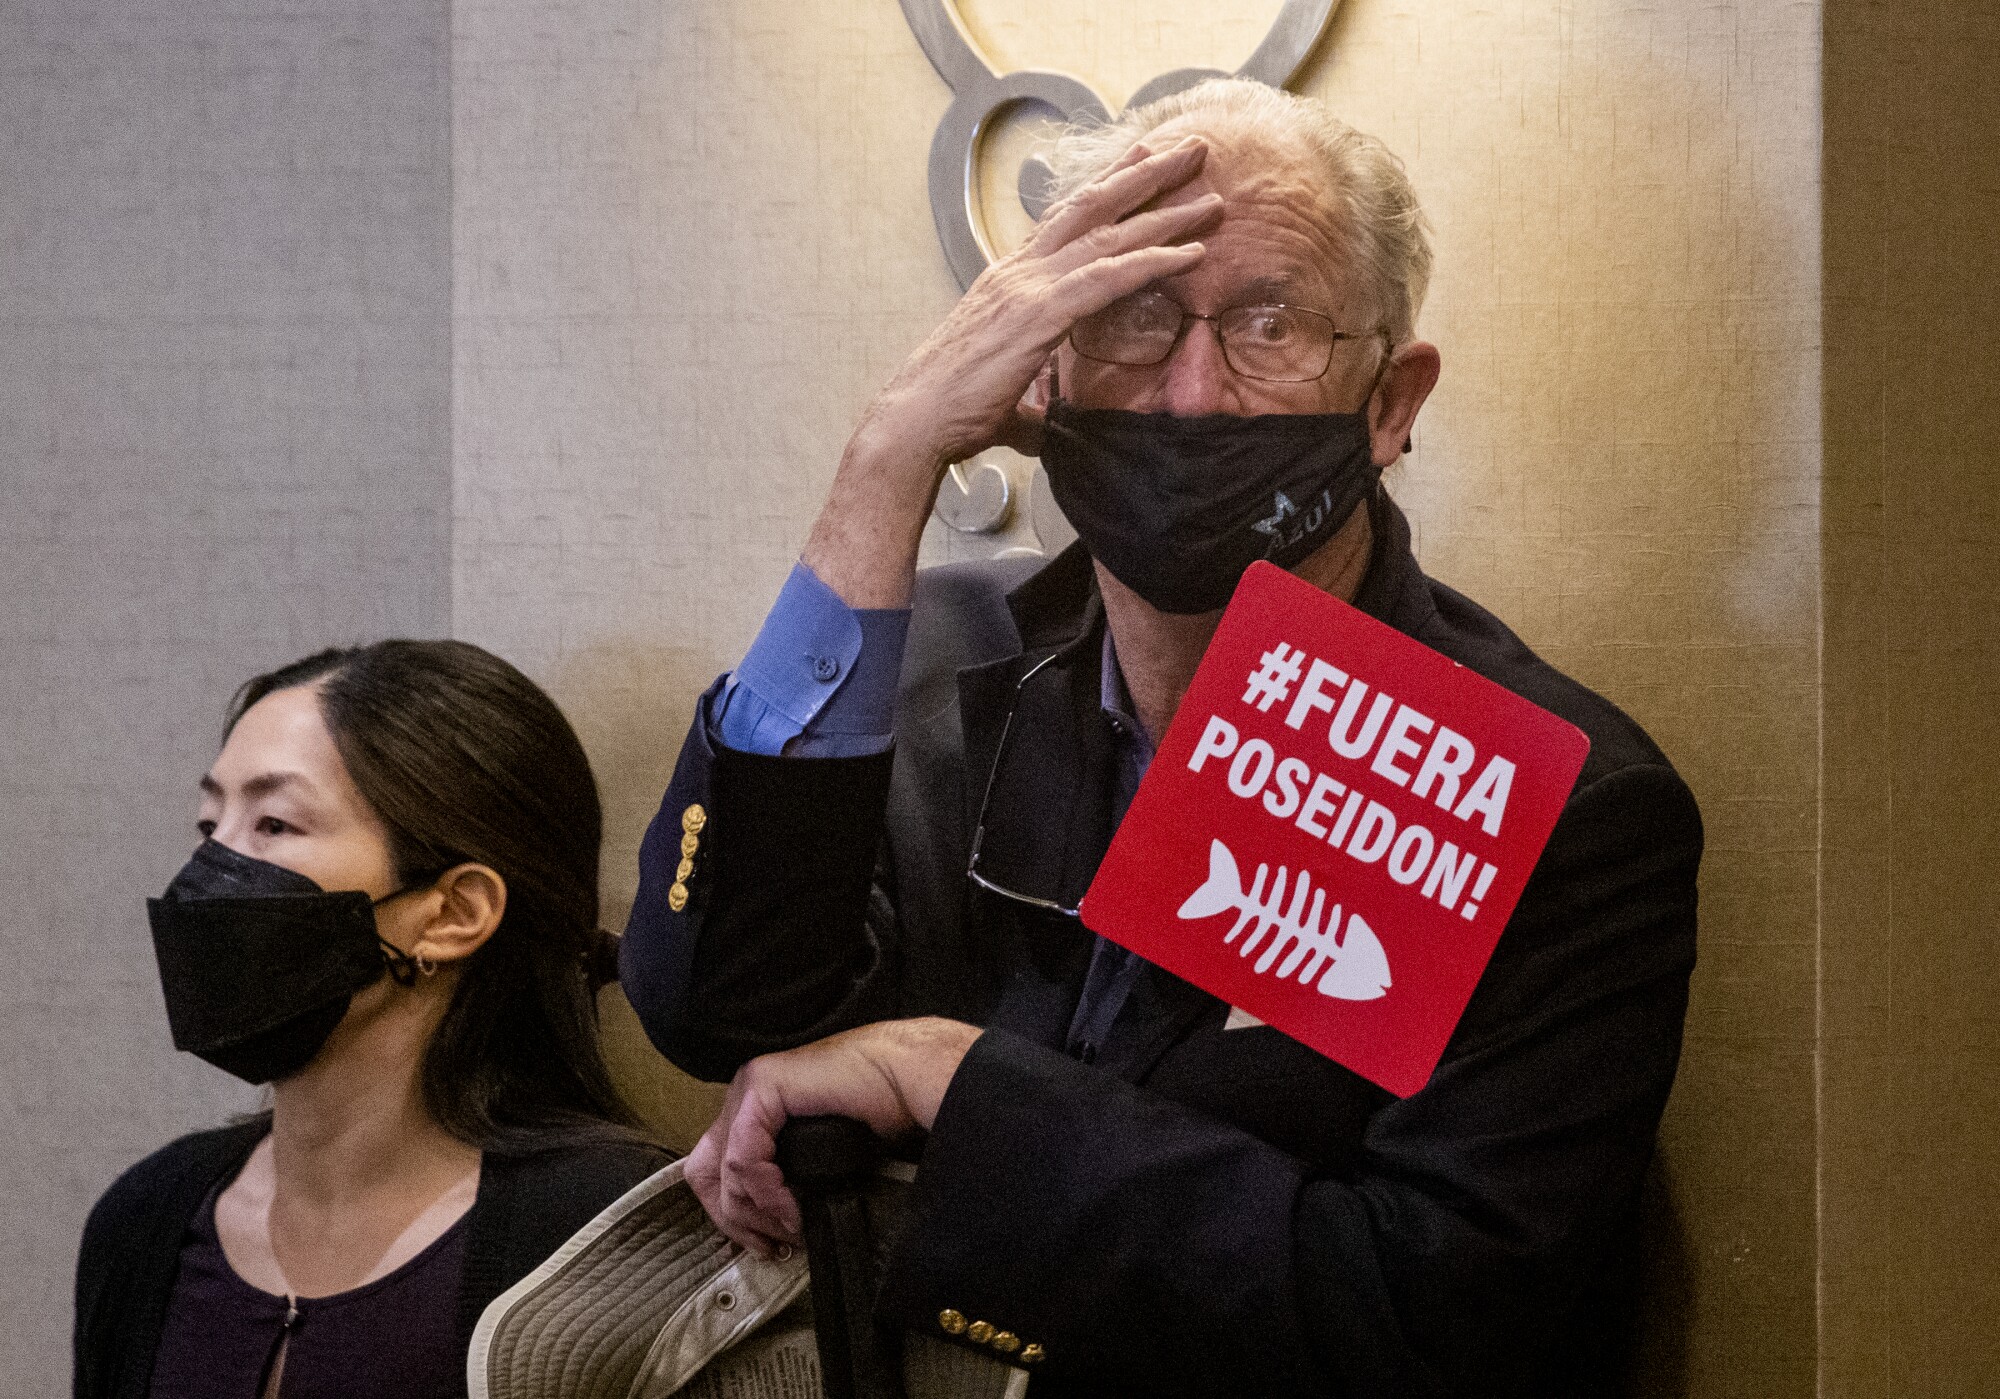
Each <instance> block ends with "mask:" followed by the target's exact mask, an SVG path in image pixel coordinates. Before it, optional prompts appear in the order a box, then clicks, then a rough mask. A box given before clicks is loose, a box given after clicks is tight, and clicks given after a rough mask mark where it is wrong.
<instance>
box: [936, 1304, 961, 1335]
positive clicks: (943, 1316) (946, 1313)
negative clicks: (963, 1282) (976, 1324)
mask: <svg viewBox="0 0 2000 1399" xmlns="http://www.w3.org/2000/svg"><path fill="white" fill-rule="evenodd" d="M938 1326H939V1328H940V1329H941V1330H942V1331H943V1332H944V1333H945V1334H946V1335H947V1336H962V1335H964V1334H965V1313H963V1312H956V1311H953V1310H952V1309H951V1308H950V1307H946V1308H945V1309H944V1310H943V1311H941V1312H939V1313H938Z"/></svg>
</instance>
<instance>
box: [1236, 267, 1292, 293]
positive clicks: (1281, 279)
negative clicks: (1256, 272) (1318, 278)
mask: <svg viewBox="0 0 2000 1399" xmlns="http://www.w3.org/2000/svg"><path fill="white" fill-rule="evenodd" d="M1299 285H1300V283H1299V279H1298V278H1297V277H1296V276H1294V275H1292V274H1291V273H1288V272H1273V273H1268V274H1266V275H1265V276H1262V277H1254V278H1252V279H1251V280H1250V281H1248V282H1245V283H1244V284H1243V285H1242V286H1241V287H1239V288H1238V289H1237V295H1238V296H1239V297H1253V298H1254V297H1267V296H1268V297H1276V298H1278V299H1280V300H1282V299H1283V298H1285V297H1287V296H1292V295H1295V294H1297V292H1298V290H1299Z"/></svg>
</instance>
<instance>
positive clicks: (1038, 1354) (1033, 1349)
mask: <svg viewBox="0 0 2000 1399" xmlns="http://www.w3.org/2000/svg"><path fill="white" fill-rule="evenodd" d="M1044 1354H1046V1352H1045V1351H1043V1349H1042V1348H1041V1347H1040V1346H1039V1345H1037V1344H1036V1343H1035V1342H1033V1341H1030V1342H1028V1345H1027V1348H1026V1349H1024V1350H1023V1351H1022V1352H1021V1363H1022V1364H1023V1365H1032V1364H1034V1363H1035V1362H1036V1361H1037V1360H1040V1359H1041V1358H1042V1356H1043V1355H1044Z"/></svg>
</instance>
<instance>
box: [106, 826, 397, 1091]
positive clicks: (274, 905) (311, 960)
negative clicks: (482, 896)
mask: <svg viewBox="0 0 2000 1399" xmlns="http://www.w3.org/2000/svg"><path fill="white" fill-rule="evenodd" d="M396 892H397V894H400V893H406V892H408V891H407V890H401V889H399V890H397V891H396ZM395 897H396V894H390V895H388V896H387V898H384V899H380V900H373V899H370V898H369V897H368V896H367V895H366V894H364V893H361V892H359V891H358V890H357V891H354V892H351V893H341V894H329V893H327V892H326V891H325V890H323V889H321V888H320V887H319V885H317V884H315V883H314V882H313V881H312V880H310V879H308V878H306V876H304V875H302V874H298V873H296V872H294V871H292V870H288V869H285V868H284V867H283V866H280V865H274V864H270V863H268V862H267V861H264V860H257V859H253V858H251V857H250V856H248V855H241V854H238V853H237V852H236V851H234V850H231V849H230V848H229V847H228V846H226V845H219V844H217V843H216V842H215V841H213V840H205V841H203V842H202V843H201V845H200V847H199V848H197V849H196V850H195V852H194V856H193V858H191V859H190V860H189V861H188V862H187V864H186V865H184V866H182V868H181V872H180V873H179V874H177V875H175V876H174V880H173V883H171V884H169V885H168V886H167V892H166V894H165V895H164V896H163V897H161V898H157V899H148V900H146V915H147V917H148V919H149V920H150V921H151V922H152V925H153V953H154V955H155V956H156V957H157V958H158V959H159V964H160V986H161V989H162V990H163V991H165V993H166V998H167V1024H168V1026H169V1027H170V1028H171V1029H172V1031H173V1036H174V1048H176V1049H182V1050H186V1051H187V1052H188V1053H190V1054H193V1055H196V1056H198V1057H200V1058H202V1059H205V1060H207V1061H208V1062H209V1063H211V1064H213V1065H215V1067H216V1068H218V1069H221V1070H223V1071H224V1072H226V1073H232V1074H234V1075H236V1077H238V1078H240V1079H245V1080H247V1081H248V1082H251V1083H269V1082H270V1081H271V1080H273V1079H279V1078H284V1077H285V1076H286V1075H288V1074H293V1073H297V1072H298V1071H299V1070H300V1069H302V1068H304V1067H305V1066H306V1065H307V1063H309V1062H310V1061H311V1060H312V1057H313V1056H314V1055H315V1054H317V1053H319V1051H320V1047H321V1046H322V1045H324V1044H325V1043H326V1040H327V1036H329V1035H331V1034H332V1033H333V1027H334V1026H336V1025H338V1024H339V1023H340V1019H341V1017H342V1016H344V1015H345V1014H347V1004H348V1002H349V1001H350V1000H352V999H353V997H354V993H355V992H356V991H359V990H361V989H362V988H363V987H364V986H368V985H370V984H371V983H373V982H374V981H375V980H376V979H377V978H378V977H380V976H381V975H382V972H383V970H384V969H385V968H386V969H387V970H388V972H389V974H390V975H391V976H393V977H394V978H395V979H396V981H397V982H398V983H400V984H401V985H404V986H407V985H409V984H410V983H411V982H412V981H413V980H415V978H416V962H415V959H413V958H411V957H408V956H405V955H404V954H403V953H402V952H399V951H397V950H396V949H395V948H394V947H391V946H390V945H389V944H388V943H386V942H384V941H382V939H381V938H380V937H379V936H377V934H376V932H375V906H376V904H377V903H386V902H387V901H388V899H393V898H395Z"/></svg>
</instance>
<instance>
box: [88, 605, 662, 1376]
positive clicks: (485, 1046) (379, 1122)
mask: <svg viewBox="0 0 2000 1399" xmlns="http://www.w3.org/2000/svg"><path fill="white" fill-rule="evenodd" d="M201 791H202V796H201V809H200V816H199V819H198V820H197V822H196V827H197V829H198V830H199V831H200V833H201V836H202V843H201V846H200V848H199V849H197V850H196V851H195V854H194V857H193V858H192V859H191V860H190V861H189V862H188V864H187V866H186V867H185V868H184V869H182V871H181V872H180V874H179V875H177V876H176V877H175V879H174V881H173V883H172V884H171V885H170V886H169V887H168V889H167V892H166V895H165V896H164V897H163V898H160V899H155V900H152V901H151V902H150V904H149V912H150V914H151V919H152V924H153V937H154V945H155V950H156V952H157V954H158V958H159V965H160V975H161V983H162V987H163V989H164V991H165V993H166V1002H167V1017H168V1021H169V1024H170V1025H171V1027H172V1029H173V1032H174V1042H175V1044H176V1045H177V1046H178V1047H180V1048H182V1049H185V1050H189V1051H191V1052H193V1053H195V1054H198V1055H200V1056H201V1057H203V1058H204V1059H206V1060H208V1061H209V1062H210V1063H213V1064H215V1065H217V1066H219V1067H221V1068H224V1069H226V1070H228V1071H229V1072H231V1073H234V1074H236V1075H237V1076H239V1077H241V1078H244V1079H247V1080H248V1081H250V1082H252V1083H265V1082H268V1083H270V1084H271V1085H272V1088H271V1105H270V1110H269V1111H268V1112H266V1113H262V1114H260V1115H258V1116H257V1117H256V1118H254V1119H252V1120H250V1121H247V1122H244V1123H241V1124H239V1125H236V1126H232V1127H225V1128H222V1129H220V1130H216V1131H210V1132H198V1133H195V1134H194V1135H192V1136H188V1137H183V1138H182V1139H181V1140H179V1141H177V1142H175V1143H173V1144H172V1145H171V1146H168V1147H166V1148H165V1149H164V1150H162V1151H159V1152H157V1153H155V1154H154V1155H153V1156H150V1157H148V1158H147V1159H146V1160H145V1161H142V1162H140V1163H139V1164H138V1165H137V1166H135V1167H133V1168H132V1169H131V1170H130V1171H128V1172H126V1174H125V1175H124V1176H123V1177H122V1178H121V1179H120V1180H119V1181H118V1182H117V1183H116V1184H115V1185H113V1186H112V1187H111V1189H110V1190H109V1191H108V1192H107V1193H106V1194H105V1196H104V1198H103V1199H102V1200H100V1201H99V1202H98V1204H97V1206H96V1208H95V1209H94V1210H93V1211H92V1212H91V1217H90V1222H89V1223H88V1225H87V1226H86V1227H85V1230H84V1238H83V1248H82V1255H81V1258H80V1260H79V1263H78V1270H77V1323H76V1393H77V1394H78V1395H79V1396H92V1397H93V1399H94V1397H95V1396H114V1395H115V1396H132V1397H133V1399H141V1397H142V1396H152V1397H153V1399H179V1397H180V1396H194V1395H202V1396H218V1397H227V1396H241V1399H269V1396H280V1395H281V1396H283V1399H306V1397H307V1396H317V1395H334V1394H339V1395H342V1396H346V1399H368V1396H389V1395H395V1396H398V1397H399V1399H413V1397H420V1396H431V1395H462V1394H463V1393H464V1392H465V1354H466V1346H467V1342H468V1340H469V1338H470V1336H471V1334H472V1329H473V1326H474V1324H475V1323H476V1322H477V1320H478V1317H479V1314H480V1312H481V1311H482V1310H483V1309H484V1307H485V1306H486V1304H487V1303H488V1302H489V1301H491V1300H492V1299H493V1298H494V1297H496V1296H497V1295H499V1294H500V1293H501V1292H502V1291H504V1290H505V1289H506V1288H507V1287H509V1286H510V1285H511V1284H513V1283H514V1282H515V1281H517V1280H518V1279H519V1278H521V1277H523V1276H524V1275H525V1274H527V1273H528V1272H529V1271H530V1270H531V1269H533V1268H534V1267H535V1266H536V1265H537V1264H538V1263H540V1262H541V1261H542V1259H543V1258H545V1257H546V1256H548V1255H549V1254H550V1253H551V1252H553V1251H554V1250H555V1248H556V1247H557V1246H558V1245H560V1244H561V1243H562V1242H563V1241H564V1240H565V1239H567V1238H568V1237H569V1236H570V1235H571V1234H572V1233H574V1232H575V1231H576V1230H577V1229H578V1228H580V1227H581V1226H582V1225H583V1224H584V1223H586V1222H587V1221H588V1220H589V1219H590V1218H591V1217H592V1216H593V1215H594V1214H596V1213H597V1212H598V1211H599V1210H600V1209H602V1208H603V1207H604V1206H605V1205H607V1204H609V1203H610V1202H611V1201H613V1200H615V1199H616V1198H617V1197H618V1196H620V1195H621V1194H623V1193H624V1192H625V1191H626V1190H627V1189H629V1188H630V1187H631V1186H633V1185H635V1184H637V1183H638V1182H639V1181H641V1180H643V1179H644V1178H645V1177H646V1176H648V1175H650V1174H651V1173H652V1172H653V1171H655V1170H657V1169H658V1168H659V1167H661V1166H662V1165H664V1164H666V1161H667V1157H666V1156H665V1154H664V1153H662V1152H661V1151H659V1150H658V1149H657V1148H654V1147H652V1146H650V1145H648V1144H647V1143H646V1142H645V1140H644V1139H643V1138H642V1137H641V1136H640V1135H639V1133H638V1131H637V1130H636V1127H635V1124H634V1121H633V1118H632V1116H631V1113H630V1112H629V1110H628V1109H627V1108H626V1107H625V1105H624V1104H623V1103H622V1102H621V1101H620V1100H619V1097H618V1094H617V1092H616V1090H615V1089H614V1088H613V1086H612V1084H611V1081H610V1078H609V1076H608V1075H607V1073H606V1071H605V1066H604V1061H603V1059H602V1057H601V1056H600V1054H599V1050H598V1043H597V1021H596V1014H595V1008H594V998H593V993H594V991H595V990H596V988H597V986H598V985H599V984H600V980H601V977H602V971H601V969H605V968H608V967H609V966H611V965H612V963H611V962H610V961H609V960H608V954H607V946H606V944H607V943H608V942H609V939H608V937H607V935H605V934H602V933H600V932H599V931H598V927H597V912H598V909H597V859H598V842H599V833H600V825H601V817H600V812H599V808H598V799H597V789H596V785H595V783H594V782H593V781H592V778H591V773H590V766H589V763H588V761H587V760H586V759H585V757H584V753H583V749H582V747H581V745H580V744H579V743H578V742H577V739H576V735H575V733H574V732H573V731H572V730H571V729H570V727H569V724H568V723H567V722H566V721H565V720H564V718H563V716H562V713H561V711H560V710H558V709H557V708H556V707H555V705H554V704H553V703H552V702H551V701H550V699H549V698H548V696H547V695H545V694H543V693H542V691H541V690H539V689H538V688H536V686H535V685H534V683H533V682H531V681H530V680H529V679H528V678H527V677H526V676H524V675H522V674H521V673H520V672H519V671H518V670H516V669H514V668H513V667H512V666H510V665H508V664H507V663H506V662H505V661H502V660H500V659H499V658H498V657H496V656H493V655H490V654H489V653H487V652H485V651H483V650H481V649H479V648H478V647H476V646H470V645H467V644H465V643H462V642H453V641H385V642H381V643H379V644H377V645H374V646H368V647H364V648H361V649H358V650H339V651H324V652H321V653H320V654H318V655H316V656H311V657H308V658H307V659H305V660H302V661H299V662H297V663H295V664H293V665H290V666H287V667H285V668H284V669H282V670H278V671H274V672H272V673H271V674H269V675H263V676H259V677H258V678H257V679H255V680H252V681H250V682H249V683H248V684H247V685H245V686H244V687H243V688H242V690H240V691H239V692H238V694H237V696H236V699H235V701H234V703H233V704H232V705H231V707H230V713H229V721H228V727H227V729H226V736H225V742H224V743H223V747H222V751H221V753H220V755H219V756H218V757H217V758H216V760H215V764H214V766H213V767H211V768H210V770H209V772H208V774H207V776H205V777H204V778H202V781H201Z"/></svg>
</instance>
